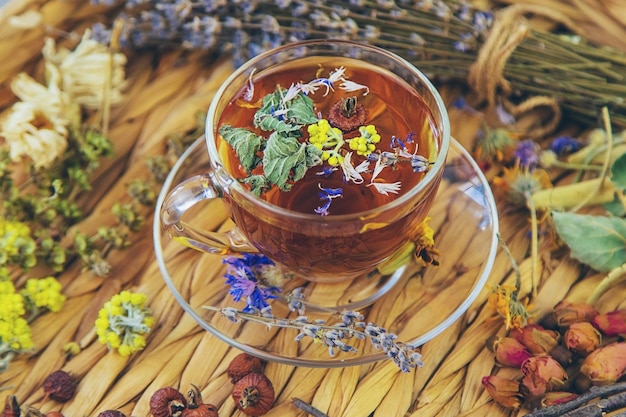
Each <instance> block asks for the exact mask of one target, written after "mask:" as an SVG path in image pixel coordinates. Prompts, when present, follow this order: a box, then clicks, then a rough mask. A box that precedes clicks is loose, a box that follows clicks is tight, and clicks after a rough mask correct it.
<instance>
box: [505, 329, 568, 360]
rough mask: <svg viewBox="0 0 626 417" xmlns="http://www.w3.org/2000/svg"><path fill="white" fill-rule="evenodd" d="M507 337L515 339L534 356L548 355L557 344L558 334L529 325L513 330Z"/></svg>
mask: <svg viewBox="0 0 626 417" xmlns="http://www.w3.org/2000/svg"><path fill="white" fill-rule="evenodd" d="M509 337H512V338H514V339H516V340H517V341H518V342H520V343H521V344H522V345H524V346H526V348H527V349H528V350H529V351H530V353H532V354H533V355H535V356H541V355H549V354H550V352H552V350H553V349H554V348H555V347H556V346H557V345H558V344H559V337H560V335H559V332H557V331H554V330H548V329H544V328H543V327H542V326H540V325H538V324H529V325H526V326H524V327H522V328H521V329H513V330H512V331H511V333H510V334H509Z"/></svg>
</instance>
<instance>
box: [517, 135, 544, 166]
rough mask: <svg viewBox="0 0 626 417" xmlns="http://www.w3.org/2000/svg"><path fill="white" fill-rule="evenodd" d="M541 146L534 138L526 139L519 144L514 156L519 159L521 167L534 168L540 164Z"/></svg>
mask: <svg viewBox="0 0 626 417" xmlns="http://www.w3.org/2000/svg"><path fill="white" fill-rule="evenodd" d="M540 152H541V147H540V146H539V145H538V144H537V143H536V142H535V141H533V140H530V139H529V140H524V141H521V142H519V143H518V144H517V147H516V148H515V151H514V152H513V156H514V157H515V158H517V159H518V160H519V164H520V167H521V168H528V169H533V168H535V167H537V166H538V165H539V153H540Z"/></svg>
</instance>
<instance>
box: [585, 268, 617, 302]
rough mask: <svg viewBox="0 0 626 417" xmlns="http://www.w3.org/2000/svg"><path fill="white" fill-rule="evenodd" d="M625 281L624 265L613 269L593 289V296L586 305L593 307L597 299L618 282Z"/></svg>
mask: <svg viewBox="0 0 626 417" xmlns="http://www.w3.org/2000/svg"><path fill="white" fill-rule="evenodd" d="M623 281H626V264H624V265H621V266H620V267H618V268H615V269H614V270H612V271H611V272H609V273H608V274H607V276H606V277H604V279H603V280H602V281H600V283H599V284H598V285H597V286H596V287H595V289H594V291H593V294H591V296H590V297H589V298H588V299H587V304H591V305H595V303H597V302H598V299H599V298H600V297H601V296H602V294H604V293H605V292H607V291H608V290H609V289H611V288H613V287H614V286H616V285H617V284H619V283H620V282H623Z"/></svg>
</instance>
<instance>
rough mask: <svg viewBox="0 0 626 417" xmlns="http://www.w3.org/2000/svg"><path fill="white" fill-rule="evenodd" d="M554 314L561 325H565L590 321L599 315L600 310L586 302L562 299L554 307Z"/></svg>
mask: <svg viewBox="0 0 626 417" xmlns="http://www.w3.org/2000/svg"><path fill="white" fill-rule="evenodd" d="M554 314H555V317H556V323H557V324H558V325H559V326H561V327H565V326H570V325H572V324H574V323H580V322H583V321H590V320H591V319H593V318H594V317H595V316H597V315H598V311H597V310H596V309H595V308H594V307H593V306H591V305H589V304H586V303H571V302H569V301H561V302H560V303H559V304H558V305H557V306H556V307H554Z"/></svg>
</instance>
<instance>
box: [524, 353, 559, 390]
mask: <svg viewBox="0 0 626 417" xmlns="http://www.w3.org/2000/svg"><path fill="white" fill-rule="evenodd" d="M521 369H522V373H523V374H524V378H523V379H522V384H523V385H524V386H525V387H526V389H528V392H529V394H530V395H531V396H533V397H535V398H539V397H541V396H542V395H544V394H545V393H546V392H550V391H556V390H560V389H562V388H563V387H564V386H565V383H566V382H567V380H568V376H567V372H565V370H564V369H563V367H562V366H561V365H560V364H559V363H558V362H557V361H556V360H555V359H554V358H552V357H550V356H536V357H532V358H528V359H527V360H526V362H524V363H523V364H522V367H521Z"/></svg>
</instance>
